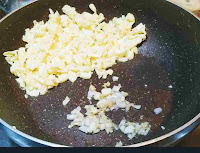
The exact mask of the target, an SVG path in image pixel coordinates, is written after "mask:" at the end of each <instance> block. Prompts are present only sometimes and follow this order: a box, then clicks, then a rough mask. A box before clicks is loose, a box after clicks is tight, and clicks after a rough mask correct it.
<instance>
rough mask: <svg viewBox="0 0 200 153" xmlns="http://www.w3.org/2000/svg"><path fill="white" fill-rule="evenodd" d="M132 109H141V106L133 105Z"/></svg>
mask: <svg viewBox="0 0 200 153" xmlns="http://www.w3.org/2000/svg"><path fill="white" fill-rule="evenodd" d="M133 107H134V108H135V109H141V107H142V106H141V105H134V106H133Z"/></svg>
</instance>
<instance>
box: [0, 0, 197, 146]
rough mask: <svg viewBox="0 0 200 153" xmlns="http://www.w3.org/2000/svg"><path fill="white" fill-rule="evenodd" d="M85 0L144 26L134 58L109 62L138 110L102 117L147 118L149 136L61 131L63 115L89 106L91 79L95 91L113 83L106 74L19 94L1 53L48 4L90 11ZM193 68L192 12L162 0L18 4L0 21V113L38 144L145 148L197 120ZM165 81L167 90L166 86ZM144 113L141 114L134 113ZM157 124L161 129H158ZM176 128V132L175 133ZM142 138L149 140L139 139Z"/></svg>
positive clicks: (59, 0)
mask: <svg viewBox="0 0 200 153" xmlns="http://www.w3.org/2000/svg"><path fill="white" fill-rule="evenodd" d="M90 3H94V4H95V5H96V7H97V9H98V11H99V12H102V13H104V15H105V17H106V20H107V21H108V20H110V19H112V18H113V17H120V16H121V15H123V14H127V13H133V14H134V15H135V17H136V25H137V24H138V23H141V22H142V23H144V24H145V25H146V27H147V36H148V38H147V40H146V41H145V42H144V43H143V44H142V45H141V46H140V47H139V55H137V56H136V57H135V59H134V60H132V61H129V62H126V63H122V64H117V65H116V66H114V67H113V70H114V75H116V76H119V78H120V79H119V81H118V82H115V83H112V85H115V84H118V83H121V84H122V90H123V91H127V92H128V93H129V95H130V96H129V97H128V100H129V101H130V102H133V103H135V104H141V105H142V108H141V110H138V111H136V110H133V109H132V110H131V111H130V112H129V113H124V112H123V111H114V112H112V113H108V114H107V115H108V116H109V117H110V118H112V120H113V122H115V123H116V124H118V123H119V122H120V120H122V118H123V117H126V118H127V119H128V120H129V121H137V122H143V121H148V122H149V123H150V124H151V125H152V129H151V132H150V133H149V135H148V136H145V137H138V138H135V139H133V140H131V141H129V140H128V138H127V137H126V136H125V135H123V134H122V133H121V132H120V131H116V132H113V133H111V134H109V135H108V134H106V133H105V132H104V131H103V132H100V133H99V134H96V135H86V134H85V133H82V132H80V131H79V130H78V128H73V129H68V128H67V127H68V125H69V124H70V122H69V121H68V120H67V118H66V116H67V114H68V113H69V112H71V111H72V110H73V109H74V108H76V107H77V106H81V107H84V106H85V105H86V104H89V102H88V100H87V98H86V95H87V92H88V88H89V85H90V83H92V84H94V85H95V86H97V89H98V90H100V89H101V85H103V83H105V82H107V81H110V82H112V78H111V77H109V78H108V79H107V80H99V79H97V77H96V75H93V77H92V79H91V80H82V79H78V80H77V81H76V82H75V83H73V84H72V83H71V82H69V81H68V82H66V83H63V84H61V85H59V86H58V87H56V88H54V89H52V90H50V91H49V92H48V93H47V94H46V95H44V96H39V97H37V98H31V97H30V98H28V99H25V98H24V91H22V90H21V89H19V87H18V84H17V83H16V81H15V76H14V75H12V74H11V73H10V71H9V67H10V66H9V64H8V63H7V62H6V61H5V59H4V57H3V52H5V51H7V50H14V49H17V48H19V47H21V46H23V45H24V43H23V41H22V35H23V34H24V31H25V29H26V28H27V27H32V26H33V20H37V21H40V20H47V19H48V14H49V12H48V9H49V8H52V9H53V10H58V11H59V12H60V13H61V8H62V7H63V6H64V5H65V4H68V5H71V6H74V7H76V8H77V11H78V12H83V11H90V10H89V8H88V5H89V4H90ZM199 67H200V23H199V21H198V20H197V19H196V18H195V17H194V16H193V15H191V14H190V13H188V12H186V11H185V10H183V9H182V8H179V7H177V6H175V5H173V4H171V3H169V2H167V1H163V0H151V1H148V0H140V1H138V0H131V1H130V0H41V1H38V2H34V3H32V4H30V5H28V6H26V7H24V8H22V9H19V10H18V11H16V12H14V13H13V14H11V15H10V16H8V17H7V18H5V19H4V20H3V21H2V22H1V23H0V118H1V119H2V120H4V121H5V122H7V123H8V124H10V125H11V126H16V128H17V129H18V130H19V131H22V132H24V133H26V134H28V135H30V136H32V137H36V138H38V139H41V140H44V141H40V143H43V144H45V141H48V142H52V143H55V144H61V145H67V146H115V144H116V142H119V141H122V142H123V144H124V145H132V144H136V145H137V144H139V143H140V144H141V145H146V144H149V143H153V142H156V141H158V140H162V139H164V138H166V137H168V136H171V135H173V134H176V132H178V131H181V130H182V129H184V128H186V127H188V126H190V124H192V123H193V122H195V121H196V120H197V119H198V117H199V116H198V115H199V113H200V99H199V98H200V90H199V87H200V75H199ZM145 85H147V87H146V86H145ZM170 85H171V86H172V87H173V88H172V89H171V88H169V87H168V86H170ZM66 96H69V97H71V101H70V103H69V104H68V105H67V106H66V107H63V105H62V101H63V99H64V98H65V97H66ZM94 103H95V102H94ZM156 107H162V108H163V112H162V113H161V114H159V115H155V114H154V113H153V110H154V108H156ZM142 115H143V116H144V117H143V119H141V118H140V116H142ZM195 116H196V118H195V119H193V118H194V117H195ZM192 119H193V120H192ZM191 120H192V121H191ZM189 121H191V122H190V123H188V122H189ZM161 125H163V126H165V128H166V129H165V130H162V129H161V128H160V126H161ZM183 125H184V126H183ZM176 129H179V130H178V131H174V130H176ZM190 130H192V129H190ZM14 132H15V130H14ZM163 135H164V136H163ZM25 137H27V138H29V139H32V138H31V137H29V136H25ZM155 138H157V139H155ZM149 140H151V141H149ZM35 141H38V140H35ZM146 141H148V143H141V142H146ZM138 146H140V145H138Z"/></svg>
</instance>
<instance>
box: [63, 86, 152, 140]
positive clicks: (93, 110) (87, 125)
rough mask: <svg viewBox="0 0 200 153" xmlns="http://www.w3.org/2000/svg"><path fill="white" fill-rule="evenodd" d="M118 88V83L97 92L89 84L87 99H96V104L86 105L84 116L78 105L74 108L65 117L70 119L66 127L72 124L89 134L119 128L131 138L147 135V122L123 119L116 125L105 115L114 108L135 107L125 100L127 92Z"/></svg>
mask: <svg viewBox="0 0 200 153" xmlns="http://www.w3.org/2000/svg"><path fill="white" fill-rule="evenodd" d="M120 88H121V85H120V84H119V85H118V86H113V88H112V89H111V88H107V87H105V88H103V89H102V90H101V92H97V91H96V88H95V87H94V86H93V85H90V87H89V91H88V99H89V100H92V98H93V99H94V100H96V101H97V104H96V106H94V105H86V106H85V109H86V111H87V112H86V113H85V115H86V116H84V115H83V114H82V113H81V112H80V111H81V108H80V106H79V107H77V108H76V109H74V110H73V111H72V112H71V114H68V115H67V119H68V120H71V121H72V122H71V124H70V125H69V126H68V127H69V128H72V127H74V126H79V130H81V131H82V132H84V133H90V134H95V133H98V132H100V131H103V130H105V131H106V132H107V133H111V132H113V131H114V130H118V129H120V130H121V131H122V132H123V133H124V134H126V135H127V136H128V138H129V139H132V138H133V137H135V136H136V135H147V134H148V132H149V131H150V128H151V125H150V124H149V123H148V122H144V123H141V124H139V123H134V122H126V120H125V119H123V120H122V121H121V122H120V124H119V126H117V125H115V124H114V123H113V122H112V120H111V119H109V118H108V117H107V116H106V115H105V112H107V111H112V110H114V109H116V110H117V109H123V110H126V111H129V109H130V107H133V108H135V107H134V106H135V105H134V104H133V103H130V102H128V101H126V100H125V98H126V96H128V93H126V92H124V91H120ZM136 106H138V105H136ZM136 109H138V107H136Z"/></svg>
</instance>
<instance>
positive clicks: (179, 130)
mask: <svg viewBox="0 0 200 153" xmlns="http://www.w3.org/2000/svg"><path fill="white" fill-rule="evenodd" d="M166 1H167V2H169V3H171V4H174V5H176V6H177V7H180V8H182V9H183V10H185V11H186V12H188V13H189V14H191V15H192V16H193V17H195V18H196V19H197V20H198V21H200V19H199V18H197V16H196V15H194V13H192V12H190V11H188V10H186V9H185V8H183V7H182V6H180V5H178V4H175V3H173V2H171V1H169V0H166ZM35 2H38V0H33V1H32V2H30V3H28V4H26V5H24V6H22V7H20V8H18V9H16V10H15V11H12V12H10V13H9V14H7V15H6V16H4V17H3V18H2V19H0V24H1V22H3V21H4V20H5V19H6V18H8V17H9V16H11V15H12V14H14V13H15V12H17V11H19V10H21V9H23V8H25V7H27V6H29V5H31V4H33V3H35ZM198 119H200V113H199V114H198V115H196V116H195V117H194V118H192V119H191V120H190V121H189V122H187V123H185V124H184V125H182V126H180V127H179V128H177V129H175V130H173V131H171V132H169V133H167V134H165V135H162V136H159V137H157V138H154V139H151V140H147V141H144V142H140V143H136V144H133V145H127V146H123V147H142V146H147V145H150V144H154V143H156V142H159V141H162V140H164V139H167V138H169V137H171V136H174V135H175V134H178V133H179V132H181V131H183V130H184V129H186V128H188V127H189V126H191V125H192V124H193V123H195V122H196V121H197V120H198ZM0 123H1V124H2V125H3V126H5V127H6V128H8V129H9V130H11V131H13V132H14V133H16V134H18V135H20V136H22V137H24V138H26V139H29V140H31V141H33V142H36V143H39V144H42V145H45V146H49V147H73V146H66V145H60V144H56V143H51V142H48V141H45V140H42V139H38V138H36V137H33V136H31V135H29V134H26V133H24V132H22V131H19V130H17V129H15V128H13V126H11V125H10V124H8V123H7V122H5V121H4V120H3V119H1V118H0ZM192 129H194V127H193V128H192ZM192 129H191V130H190V131H192ZM190 131H189V132H190ZM189 132H188V133H189Z"/></svg>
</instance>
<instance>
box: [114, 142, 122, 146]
mask: <svg viewBox="0 0 200 153" xmlns="http://www.w3.org/2000/svg"><path fill="white" fill-rule="evenodd" d="M122 146H123V144H122V142H121V141H120V142H117V143H116V145H115V147H122Z"/></svg>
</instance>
